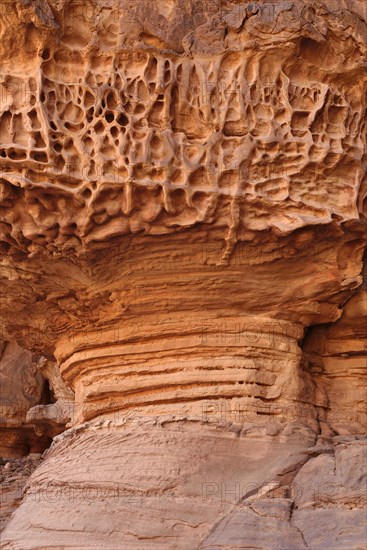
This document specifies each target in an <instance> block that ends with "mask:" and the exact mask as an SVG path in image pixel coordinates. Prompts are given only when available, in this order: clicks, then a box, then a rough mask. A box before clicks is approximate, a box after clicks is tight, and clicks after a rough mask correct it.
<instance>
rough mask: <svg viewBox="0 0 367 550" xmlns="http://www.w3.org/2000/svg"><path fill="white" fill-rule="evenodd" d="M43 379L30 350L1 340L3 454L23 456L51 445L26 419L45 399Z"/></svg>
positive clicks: (0, 433) (0, 441)
mask: <svg viewBox="0 0 367 550" xmlns="http://www.w3.org/2000/svg"><path fill="white" fill-rule="evenodd" d="M44 383H45V380H44V378H43V377H42V375H41V374H40V372H39V371H38V368H37V362H36V360H34V358H33V357H32V354H31V353H30V352H29V351H25V350H24V349H22V348H21V347H20V346H18V345H17V344H14V343H11V342H4V341H2V342H0V438H1V439H0V456H2V457H13V456H22V455H24V454H27V453H29V452H30V451H31V450H33V451H38V450H40V449H42V450H43V449H44V448H45V446H48V444H49V441H48V440H47V438H46V439H45V438H44V437H41V438H39V437H37V435H36V433H35V430H34V425H33V424H32V422H29V421H28V419H27V413H28V411H29V410H30V409H31V408H32V407H33V406H35V405H38V403H41V402H43V401H44V399H45V384H44Z"/></svg>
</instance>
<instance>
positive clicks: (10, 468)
mask: <svg viewBox="0 0 367 550" xmlns="http://www.w3.org/2000/svg"><path fill="white" fill-rule="evenodd" d="M40 463H41V455H40V454H39V453H32V454H30V455H28V456H27V457H24V458H9V459H5V460H4V459H0V532H1V531H2V530H3V529H4V527H5V526H6V525H7V523H8V522H9V521H10V519H11V517H12V513H13V512H14V511H15V510H16V508H17V506H19V504H20V502H21V500H22V493H23V489H24V486H25V484H26V482H27V480H28V478H29V476H30V475H31V474H32V472H33V471H34V470H35V469H36V468H37V466H39V465H40ZM0 540H1V539H0Z"/></svg>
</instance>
